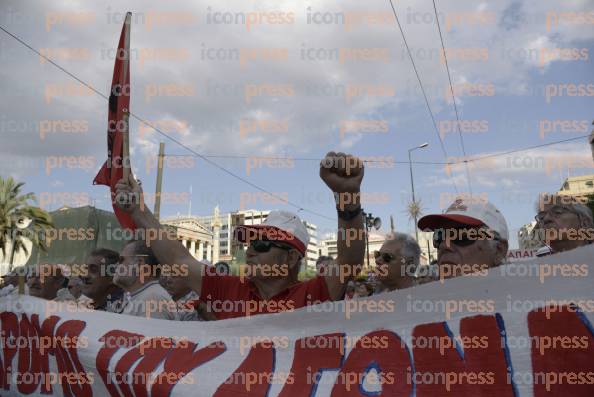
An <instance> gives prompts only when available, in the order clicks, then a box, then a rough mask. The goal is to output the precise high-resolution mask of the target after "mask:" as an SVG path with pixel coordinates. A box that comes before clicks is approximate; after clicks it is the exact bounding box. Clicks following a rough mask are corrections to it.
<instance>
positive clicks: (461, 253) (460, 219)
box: [419, 197, 509, 279]
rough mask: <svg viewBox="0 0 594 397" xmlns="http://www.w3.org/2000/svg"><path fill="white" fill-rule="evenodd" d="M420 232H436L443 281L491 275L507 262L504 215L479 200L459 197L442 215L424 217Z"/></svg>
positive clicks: (435, 241) (434, 239) (421, 221)
mask: <svg viewBox="0 0 594 397" xmlns="http://www.w3.org/2000/svg"><path fill="white" fill-rule="evenodd" d="M419 228H420V229H421V230H430V231H433V246H434V247H435V248H436V249H437V264H438V266H439V276H440V278H442V279H444V278H451V277H457V276H461V275H464V274H470V273H477V272H483V273H485V272H488V269H489V268H492V267H495V266H499V265H501V264H503V263H504V262H505V259H506V256H507V249H508V239H509V232H508V229H507V222H506V221H505V218H504V217H503V214H502V213H501V212H500V211H499V210H498V209H497V208H496V207H495V206H494V205H493V204H491V203H489V202H485V201H484V200H479V199H477V198H476V197H460V198H457V199H456V200H454V202H453V203H452V204H451V205H450V206H449V207H448V209H447V210H446V211H445V213H443V214H434V215H427V216H424V217H423V218H421V219H420V220H419Z"/></svg>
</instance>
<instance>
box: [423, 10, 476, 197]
mask: <svg viewBox="0 0 594 397" xmlns="http://www.w3.org/2000/svg"><path fill="white" fill-rule="evenodd" d="M433 10H434V11H435V21H436V22H437V30H438V31H439V39H440V40H441V49H442V51H443V59H444V61H445V67H446V70H447V72H448V80H449V82H450V93H451V94H452V102H453V103H454V111H455V112H456V120H457V121H458V124H457V125H458V135H459V136H460V145H461V146H462V154H463V155H464V157H465V158H466V157H467V156H466V148H465V147H464V138H463V137H462V131H460V115H459V113H458V105H457V104H456V96H455V95H454V86H453V84H452V75H451V74H450V66H449V64H448V56H447V54H446V49H445V44H444V41H443V34H442V33H441V24H440V23H439V15H438V14H437V6H436V4H435V0H433ZM465 166H466V179H467V182H468V190H469V192H470V194H472V184H471V182H470V171H469V169H468V163H465Z"/></svg>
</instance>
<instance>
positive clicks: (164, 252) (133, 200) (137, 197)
mask: <svg viewBox="0 0 594 397" xmlns="http://www.w3.org/2000/svg"><path fill="white" fill-rule="evenodd" d="M143 200H144V198H143V195H142V188H141V187H140V186H139V184H138V182H137V181H136V179H134V177H133V176H132V174H130V176H129V178H128V180H127V181H125V180H124V179H121V180H120V181H119V182H118V183H117V185H116V202H117V205H118V207H119V208H121V209H122V210H124V211H126V212H128V213H130V214H131V215H132V219H133V220H134V223H136V227H137V229H138V230H142V233H143V234H142V236H143V237H144V239H145V241H146V243H147V245H149V246H150V248H151V249H152V250H153V253H154V254H155V256H156V257H157V259H159V262H160V263H161V264H167V265H173V264H177V265H185V266H187V269H188V276H187V277H183V278H184V279H185V280H187V281H188V283H189V287H190V288H192V289H193V290H194V291H196V293H197V294H198V295H200V290H201V289H202V273H203V270H204V269H203V267H204V266H205V265H204V264H202V263H201V262H199V261H198V260H196V259H195V258H194V257H193V256H192V255H191V254H190V252H189V251H188V250H187V249H186V247H184V246H183V245H182V243H181V242H180V241H178V240H177V239H176V238H175V236H170V235H169V233H168V232H167V230H165V228H163V227H162V226H161V224H160V223H159V221H158V220H157V219H156V218H155V216H154V215H153V214H152V212H151V211H150V210H149V209H148V207H147V206H146V205H145V204H144V201H143Z"/></svg>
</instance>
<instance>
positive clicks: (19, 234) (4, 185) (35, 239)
mask: <svg viewBox="0 0 594 397" xmlns="http://www.w3.org/2000/svg"><path fill="white" fill-rule="evenodd" d="M23 186H24V183H22V182H21V183H17V182H15V180H14V179H12V177H9V178H8V179H4V178H2V177H0V251H2V256H3V257H4V258H6V248H7V246H8V244H9V243H10V246H11V250H10V262H9V264H10V265H9V271H10V270H12V266H13V263H14V256H15V254H16V253H18V252H20V251H23V252H24V253H25V255H28V254H29V250H28V249H27V247H26V245H25V242H26V241H27V240H29V241H31V242H32V243H33V247H37V248H39V249H40V250H41V251H44V252H45V251H46V250H47V247H46V244H45V242H46V240H45V233H46V232H47V230H48V229H50V228H53V224H52V220H51V217H50V215H49V214H48V213H47V212H45V211H44V210H42V209H41V208H39V207H35V206H33V205H32V203H35V202H37V199H36V197H35V194H33V193H26V194H21V188H22V187H23Z"/></svg>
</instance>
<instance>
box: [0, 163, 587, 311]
mask: <svg viewBox="0 0 594 397" xmlns="http://www.w3.org/2000/svg"><path fill="white" fill-rule="evenodd" d="M363 175H364V169H363V163H362V162H361V160H360V159H358V158H356V157H353V156H350V155H345V154H343V153H333V152H330V153H328V155H327V156H326V158H325V159H324V160H323V161H322V163H321V164H320V177H321V179H322V180H323V181H324V182H325V183H326V185H327V186H328V187H329V188H330V189H331V190H332V192H333V193H334V196H335V197H336V204H337V208H336V211H337V218H338V225H337V227H338V234H337V236H338V241H337V247H338V254H337V257H336V258H332V257H329V256H321V257H319V258H318V261H317V263H316V272H317V273H316V276H315V277H313V278H310V279H307V280H303V281H299V280H298V273H299V271H300V269H301V265H302V261H303V259H304V258H305V255H306V247H307V245H308V243H309V235H308V232H307V229H306V228H305V226H304V223H303V222H302V221H301V219H300V218H299V217H298V216H297V215H296V214H294V213H291V212H288V211H272V212H270V214H269V216H268V217H267V219H266V220H265V221H264V223H263V224H261V225H244V226H238V227H236V229H235V231H234V237H235V239H236V240H238V241H239V242H241V243H244V244H245V245H246V247H247V248H246V252H245V254H246V255H245V257H246V260H245V262H246V263H245V267H244V268H242V270H241V271H240V275H231V274H229V273H230V270H229V268H228V266H226V265H224V264H223V265H222V264H219V265H217V266H212V265H210V264H208V263H205V262H203V261H199V260H197V259H195V258H194V257H193V256H192V255H191V254H190V253H189V252H188V250H187V249H186V248H185V247H184V246H183V245H182V244H181V243H180V242H179V241H177V240H175V239H174V238H158V239H155V240H153V241H150V244H147V242H146V241H144V240H134V241H130V242H128V243H127V244H126V245H125V246H124V248H123V249H122V251H121V252H115V251H113V250H110V249H107V248H98V249H95V250H93V251H92V252H90V253H88V256H87V258H86V261H85V269H86V272H84V274H81V275H80V276H79V277H71V278H67V277H66V276H65V275H64V274H65V268H64V267H63V266H61V265H53V264H52V265H45V266H49V268H50V269H49V270H50V271H48V270H47V269H45V270H44V271H41V270H40V268H41V267H42V265H38V266H37V268H36V269H37V271H35V269H33V271H31V272H29V274H28V275H27V278H26V284H25V285H24V286H22V287H24V290H25V293H26V294H28V295H31V296H34V297H37V298H41V299H45V300H54V301H75V302H77V303H78V304H80V305H83V306H85V307H86V308H89V309H93V310H99V311H105V312H110V313H119V314H123V315H130V316H138V317H147V318H156V319H163V320H178V321H213V320H221V319H227V318H234V317H243V316H252V315H257V314H264V313H278V312H283V311H290V310H294V309H299V308H301V307H304V306H307V305H313V304H317V303H320V302H324V301H338V300H342V299H361V298H365V297H369V296H371V295H374V294H381V293H385V292H390V291H395V290H401V289H407V288H415V287H417V286H419V285H422V284H425V283H429V282H432V281H435V280H437V279H439V278H442V279H443V278H451V277H458V276H463V275H466V274H469V273H475V272H479V271H485V270H488V269H490V268H493V267H496V266H500V265H502V264H504V263H505V262H506V257H507V252H508V245H509V244H508V241H509V231H508V226H507V222H506V220H505V217H504V216H503V214H502V213H501V212H500V211H499V210H498V209H497V208H496V207H495V206H494V205H493V204H492V203H488V202H484V201H477V200H473V199H472V198H464V197H462V198H457V199H455V201H454V202H453V203H452V204H451V205H450V206H449V207H448V208H447V210H446V211H445V212H444V213H441V214H431V215H427V216H424V217H422V218H421V219H420V220H419V221H418V227H419V228H420V229H421V230H423V231H432V232H433V246H434V247H435V249H436V250H437V260H436V262H435V263H434V264H431V265H422V264H421V249H420V247H419V245H418V243H417V241H416V240H415V239H414V238H412V237H411V236H410V235H407V234H404V233H397V232H393V233H390V234H388V235H387V237H386V240H385V242H384V243H383V244H382V246H381V248H380V249H379V250H378V251H375V252H374V253H373V256H374V259H375V267H374V268H373V269H363V258H364V254H365V229H364V223H363V222H364V219H363V215H362V209H361V203H360V186H361V182H362V179H363ZM117 189H118V194H122V195H125V196H126V197H128V199H127V200H123V201H122V203H121V204H119V206H120V208H121V209H122V210H124V211H126V212H127V213H129V214H130V215H131V216H132V218H133V219H134V222H135V224H136V225H137V228H138V229H140V230H144V231H145V232H146V231H148V230H151V229H152V230H159V229H160V228H161V226H160V224H159V221H158V220H157V219H156V218H155V217H154V216H153V214H152V213H151V212H150V210H149V209H148V208H147V207H146V206H145V205H143V203H142V202H141V201H142V190H141V187H140V186H139V184H138V183H137V181H136V180H135V179H134V178H133V177H132V176H130V178H129V179H128V180H122V181H120V182H119V183H118V186H117ZM535 219H536V222H537V223H536V228H535V234H536V237H537V238H538V239H539V240H540V241H542V243H543V246H544V248H545V249H544V250H539V255H550V254H555V253H559V252H564V251H568V250H572V249H575V248H578V247H581V246H584V245H587V244H590V243H592V241H593V240H594V220H593V216H592V211H591V210H590V209H589V207H588V206H587V205H586V204H585V203H584V202H583V201H581V200H579V199H578V198H574V197H571V196H562V195H558V194H542V195H540V196H539V198H538V208H537V210H536V216H535ZM147 234H148V233H147ZM154 235H159V236H162V235H163V234H160V233H155V234H154ZM165 235H166V234H165ZM171 265H178V266H177V267H175V266H171ZM172 268H174V269H176V270H177V271H175V272H172V271H171V269H172ZM366 272H368V273H366ZM2 279H3V288H2V289H1V290H0V296H6V295H15V294H17V292H18V290H19V274H18V273H17V272H16V271H13V272H10V273H8V274H6V275H4V276H3V277H2ZM22 287H21V288H22Z"/></svg>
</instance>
